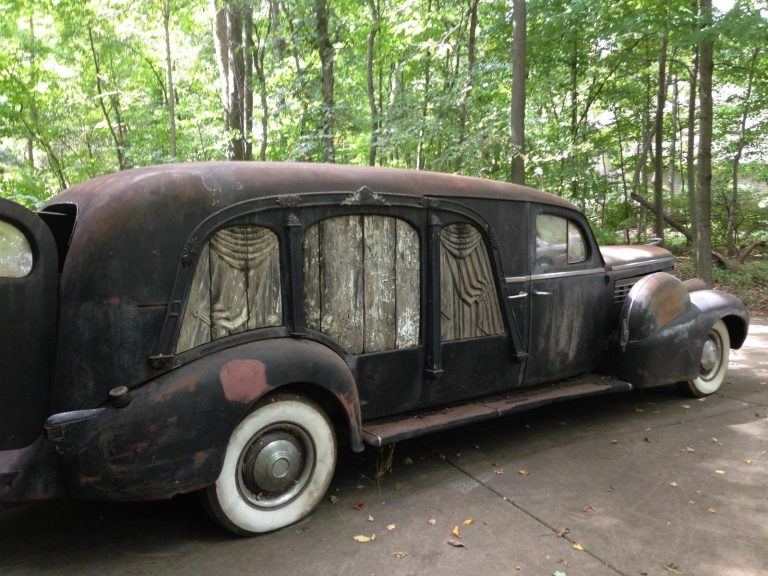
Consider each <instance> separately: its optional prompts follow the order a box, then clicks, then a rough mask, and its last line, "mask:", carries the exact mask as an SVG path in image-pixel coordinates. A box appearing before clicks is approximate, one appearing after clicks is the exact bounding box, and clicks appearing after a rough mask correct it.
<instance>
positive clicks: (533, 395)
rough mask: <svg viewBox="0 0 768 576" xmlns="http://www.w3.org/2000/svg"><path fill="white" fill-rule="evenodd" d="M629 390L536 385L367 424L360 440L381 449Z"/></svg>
mask: <svg viewBox="0 0 768 576" xmlns="http://www.w3.org/2000/svg"><path fill="white" fill-rule="evenodd" d="M631 389H632V385H631V384H629V383H627V382H622V381H621V380H616V379H614V378H611V377H609V376H601V375H598V374H587V375H585V376H582V377H580V378H574V379H572V380H567V381H563V382H561V383H559V384H556V385H551V384H548V385H544V386H539V387H536V388H533V389H528V390H525V391H521V392H519V393H517V394H500V395H495V396H490V397H486V398H483V399H480V400H476V401H474V402H469V403H466V404H461V405H457V406H449V407H446V408H443V409H441V410H434V411H429V412H425V413H421V414H416V415H411V416H405V417H401V418H394V419H388V420H384V421H381V422H367V423H366V424H365V425H364V427H363V439H364V440H365V442H366V444H370V445H372V446H384V445H386V444H390V443H392V442H399V441H401V440H406V439H408V438H413V437H414V436H420V435H423V434H430V433H433V432H439V431H441V430H447V429H449V428H455V427H457V426H463V425H465V424H470V423H472V422H480V421H482V420H488V419H490V418H496V417H498V416H504V415H506V414H513V413H515V412H521V411H523V410H529V409H531V408H535V407H538V406H544V405H546V404H551V403H553V402H559V401H562V400H567V399H570V398H580V397H586V396H594V395H597V394H605V393H608V392H620V391H626V390H631Z"/></svg>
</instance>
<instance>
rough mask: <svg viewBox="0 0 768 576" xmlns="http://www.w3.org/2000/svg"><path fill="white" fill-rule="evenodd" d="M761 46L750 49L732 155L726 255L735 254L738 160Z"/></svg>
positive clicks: (743, 140)
mask: <svg viewBox="0 0 768 576" xmlns="http://www.w3.org/2000/svg"><path fill="white" fill-rule="evenodd" d="M761 48H762V47H761V46H755V48H754V49H753V50H752V57H751V58H750V61H749V76H748V79H747V92H746V94H745V95H744V104H743V105H742V112H741V124H740V125H739V140H738V143H737V144H736V153H735V154H734V155H733V178H732V186H731V199H730V202H729V203H728V233H727V238H728V248H727V251H726V254H727V255H728V256H736V253H737V251H738V250H737V249H736V208H737V206H738V203H739V162H741V155H742V153H743V152H744V146H745V144H746V142H745V139H746V133H747V118H749V109H750V107H751V105H752V85H753V83H754V79H755V64H756V62H757V57H758V56H759V55H760V50H761Z"/></svg>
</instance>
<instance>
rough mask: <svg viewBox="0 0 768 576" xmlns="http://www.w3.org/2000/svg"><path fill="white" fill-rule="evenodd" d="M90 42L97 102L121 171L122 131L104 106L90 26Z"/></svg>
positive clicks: (103, 95)
mask: <svg viewBox="0 0 768 576" xmlns="http://www.w3.org/2000/svg"><path fill="white" fill-rule="evenodd" d="M88 42H89V44H90V47H91V56H92V57H93V69H94V72H95V74H96V90H97V92H98V94H97V95H96V100H98V101H99V107H100V108H101V112H102V114H103V115H104V120H105V121H106V122H107V128H109V133H110V134H111V135H112V142H113V143H114V145H115V156H116V157H117V166H118V168H119V169H120V170H124V169H125V167H126V166H125V154H124V150H123V140H122V131H121V130H120V127H119V118H118V126H117V127H116V126H115V125H114V124H113V123H112V118H111V117H110V115H109V111H108V110H107V106H106V104H104V98H107V95H106V93H105V89H104V83H103V82H102V76H101V63H100V62H99V55H98V53H97V52H96V44H95V43H94V40H93V29H92V28H91V27H90V26H89V27H88Z"/></svg>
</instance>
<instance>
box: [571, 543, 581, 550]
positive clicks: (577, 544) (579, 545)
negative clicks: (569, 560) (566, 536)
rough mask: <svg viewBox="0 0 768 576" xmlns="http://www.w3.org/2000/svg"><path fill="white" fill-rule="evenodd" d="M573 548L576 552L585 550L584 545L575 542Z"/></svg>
mask: <svg viewBox="0 0 768 576" xmlns="http://www.w3.org/2000/svg"><path fill="white" fill-rule="evenodd" d="M572 547H573V549H574V550H584V546H582V545H581V544H579V543H578V542H574V543H573V544H572Z"/></svg>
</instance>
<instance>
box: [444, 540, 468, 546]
mask: <svg viewBox="0 0 768 576" xmlns="http://www.w3.org/2000/svg"><path fill="white" fill-rule="evenodd" d="M448 544H450V545H451V546H453V547H454V548H466V547H467V545H466V544H464V542H462V541H461V540H454V539H450V540H448Z"/></svg>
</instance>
